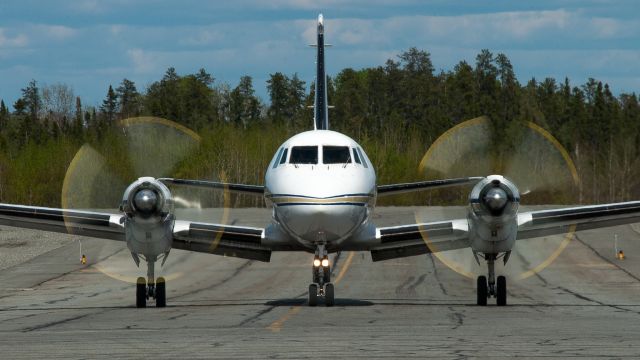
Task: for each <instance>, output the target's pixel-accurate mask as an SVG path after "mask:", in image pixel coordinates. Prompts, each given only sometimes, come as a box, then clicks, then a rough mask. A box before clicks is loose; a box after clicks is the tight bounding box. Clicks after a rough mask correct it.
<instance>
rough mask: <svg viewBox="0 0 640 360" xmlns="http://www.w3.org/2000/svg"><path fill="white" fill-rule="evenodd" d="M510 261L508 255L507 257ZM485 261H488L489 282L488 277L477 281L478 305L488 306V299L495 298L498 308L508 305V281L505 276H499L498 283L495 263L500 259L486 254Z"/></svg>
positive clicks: (482, 277)
mask: <svg viewBox="0 0 640 360" xmlns="http://www.w3.org/2000/svg"><path fill="white" fill-rule="evenodd" d="M505 256H506V257H505V263H506V259H508V255H505ZM484 259H485V260H486V261H487V267H488V268H489V271H488V274H487V275H488V278H489V279H488V280H487V277H485V276H483V275H481V276H478V279H477V290H476V291H477V295H478V301H477V303H478V305H481V306H485V305H487V298H489V297H495V298H496V304H497V305H498V306H505V305H507V279H506V278H505V277H504V276H498V279H497V282H496V272H495V262H496V260H497V259H498V256H497V254H484Z"/></svg>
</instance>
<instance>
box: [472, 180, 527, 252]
mask: <svg viewBox="0 0 640 360" xmlns="http://www.w3.org/2000/svg"><path fill="white" fill-rule="evenodd" d="M519 205H520V192H519V191H518V188H517V187H516V186H515V184H513V183H512V182H511V181H509V180H508V179H507V178H505V177H503V176H500V175H491V176H488V177H486V178H485V179H483V180H481V181H480V182H478V183H477V184H476V185H475V186H474V188H473V190H472V191H471V194H470V195H469V212H468V215H467V218H468V220H469V232H470V239H471V242H472V243H471V247H472V249H473V250H474V251H476V252H482V253H489V254H497V253H501V252H506V251H510V250H511V248H512V247H513V245H514V244H515V240H516V235H517V233H518V221H517V216H518V207H519Z"/></svg>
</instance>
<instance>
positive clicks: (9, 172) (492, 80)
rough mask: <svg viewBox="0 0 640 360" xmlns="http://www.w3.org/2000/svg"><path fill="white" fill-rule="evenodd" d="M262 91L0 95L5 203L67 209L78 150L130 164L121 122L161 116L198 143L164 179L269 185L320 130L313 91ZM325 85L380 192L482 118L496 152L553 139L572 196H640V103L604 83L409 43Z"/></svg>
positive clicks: (202, 76)
mask: <svg viewBox="0 0 640 360" xmlns="http://www.w3.org/2000/svg"><path fill="white" fill-rule="evenodd" d="M266 85H267V91H268V96H269V99H268V102H267V103H265V102H263V101H262V99H260V98H259V97H257V96H256V94H255V90H254V86H253V79H252V78H251V77H249V76H243V77H241V78H240V81H239V82H238V85H237V86H235V87H231V86H229V85H228V84H224V83H218V82H216V80H215V78H214V76H213V75H212V74H210V73H208V72H207V71H206V70H204V69H201V70H199V71H198V72H196V73H193V74H186V75H180V74H178V73H177V72H176V70H175V69H174V68H169V69H168V70H167V71H166V73H165V74H164V75H163V77H162V78H161V79H159V80H157V81H155V82H153V83H152V84H150V85H149V86H148V87H147V88H146V89H144V91H140V90H139V89H138V87H137V86H136V84H135V83H134V82H133V81H131V80H128V79H123V80H122V82H120V83H119V84H115V85H114V86H109V88H108V89H107V91H106V95H105V98H104V100H103V101H102V103H101V104H99V105H98V106H92V105H86V104H83V102H82V98H81V96H78V95H76V94H74V92H73V89H72V88H71V87H70V86H68V85H66V84H63V83H60V84H54V85H47V86H42V87H40V86H39V84H38V83H37V82H36V81H35V80H32V81H31V82H29V83H28V84H26V86H25V88H23V89H22V96H21V97H20V98H19V99H18V100H17V101H16V102H15V103H14V104H11V107H12V109H10V108H9V105H7V104H5V102H4V101H0V174H1V176H0V201H3V202H11V203H28V204H37V205H46V206H60V204H61V187H62V182H63V180H64V177H65V173H66V171H67V168H68V167H69V164H70V162H71V160H72V159H73V158H74V156H75V154H76V153H77V151H78V149H80V147H81V146H82V145H83V144H90V145H91V146H92V147H93V148H95V149H98V150H99V151H100V152H101V153H102V154H103V155H104V156H106V157H111V158H114V159H115V158H118V159H122V158H126V156H127V154H126V150H125V149H123V148H122V147H121V146H120V147H119V146H117V144H118V142H119V141H121V140H118V138H119V137H121V135H122V129H121V125H120V124H121V123H120V121H121V120H123V119H127V118H132V117H139V116H155V117H161V118H165V119H168V120H171V121H174V122H176V123H178V124H181V125H183V126H185V127H187V128H189V129H192V130H194V131H195V132H196V133H198V134H200V135H201V141H200V145H199V146H198V147H197V149H196V150H194V151H193V152H191V153H189V154H188V155H185V159H184V160H183V161H180V162H178V163H177V164H176V165H175V166H174V167H173V168H172V169H171V171H170V173H168V174H166V175H165V176H181V177H192V178H201V179H208V178H218V179H219V178H221V177H223V178H224V179H225V180H227V181H232V182H242V183H255V184H261V183H262V182H263V179H264V171H265V168H266V166H267V164H268V162H269V161H270V159H271V157H272V155H273V153H274V152H275V151H276V150H277V147H278V146H279V145H280V144H281V143H282V142H283V141H284V140H285V139H286V138H287V137H289V136H291V135H293V134H295V133H297V132H299V131H304V130H307V129H310V128H311V127H312V124H313V123H312V118H313V111H312V108H311V107H312V106H313V98H314V85H313V83H311V84H310V86H307V83H306V82H305V81H304V80H302V79H300V78H299V77H298V75H297V74H292V75H287V74H284V73H281V72H277V73H274V74H270V76H269V79H268V81H267V84H266ZM327 88H328V89H327V92H328V97H329V103H330V104H331V105H333V108H332V109H331V110H330V113H329V119H330V120H329V122H330V127H331V128H332V129H334V130H337V131H341V132H343V133H345V134H347V135H349V136H351V137H353V138H354V139H355V140H356V141H358V142H359V143H360V144H361V145H362V146H363V148H364V149H365V150H366V151H367V153H368V154H369V156H370V158H371V160H372V162H373V163H374V166H375V167H376V171H377V174H378V183H380V184H383V183H394V182H406V181H417V180H420V179H423V178H424V176H425V174H422V173H420V172H419V171H418V164H419V163H420V160H421V159H422V156H423V155H424V153H425V152H426V151H427V149H428V148H429V146H430V145H431V144H432V143H433V142H434V140H435V139H437V138H438V137H439V136H440V135H441V134H442V133H444V132H445V131H447V130H448V129H450V128H451V127H453V126H455V125H457V124H460V123H461V122H463V121H465V120H467V119H471V118H475V117H478V116H487V117H488V118H489V119H490V123H491V129H492V132H491V139H492V141H493V142H494V143H495V144H494V150H495V152H496V153H504V152H508V151H509V149H511V148H512V147H513V146H518V144H515V143H513V141H511V142H510V141H509V140H510V139H515V138H516V137H515V136H512V129H513V127H514V124H522V123H524V122H533V123H535V124H537V125H539V126H540V127H542V128H544V129H546V130H547V131H548V132H549V133H551V134H553V136H555V138H556V139H558V141H559V143H560V144H561V145H562V146H563V147H564V148H565V149H566V150H567V152H568V154H569V156H570V157H571V160H572V161H573V162H574V163H575V165H576V168H577V170H578V176H579V180H580V181H579V185H578V186H577V187H578V189H576V191H577V195H576V198H575V202H580V203H591V202H605V201H623V200H629V199H638V198H640V183H639V181H640V180H639V179H640V176H639V175H640V174H639V171H638V169H640V161H639V160H640V157H639V155H640V154H639V150H640V146H639V145H640V127H639V124H640V106H639V105H638V96H637V95H636V94H635V93H631V94H627V93H622V94H620V95H618V96H615V95H614V94H613V92H612V90H611V89H610V88H609V86H608V85H607V84H606V83H605V84H603V83H602V82H601V81H598V80H596V79H589V80H588V81H587V82H586V83H585V84H579V85H578V84H572V83H571V82H570V80H569V79H567V78H565V79H562V80H556V79H553V78H546V79H543V80H538V79H535V78H532V79H530V80H528V81H527V82H526V83H520V82H519V81H518V79H517V78H516V76H515V73H514V70H513V66H512V65H511V62H510V61H509V59H508V57H507V56H506V55H504V54H493V53H492V52H490V51H489V50H486V49H485V50H482V51H481V52H480V53H479V54H478V55H477V56H476V58H475V63H471V64H470V63H468V62H466V61H460V62H459V63H458V64H456V65H455V66H454V67H453V68H452V70H449V71H444V70H441V71H436V70H435V68H434V66H433V63H432V62H431V57H430V54H429V53H428V52H426V51H424V50H420V49H417V48H411V49H408V50H407V51H404V52H403V53H401V54H400V55H398V57H397V58H396V59H389V60H387V61H386V63H385V64H383V65H381V66H377V67H371V68H364V69H360V70H355V69H350V68H347V69H343V70H342V71H340V72H339V73H338V74H337V75H336V76H335V77H332V78H329V81H328V86H327ZM159 146H162V144H159ZM115 149H120V150H115ZM118 152H120V153H118ZM113 163H114V165H113V166H115V167H118V166H120V167H121V168H120V169H115V170H113V171H115V172H117V173H120V174H121V175H122V176H123V177H124V178H127V180H133V176H134V172H132V171H131V170H130V169H129V167H130V165H126V164H122V165H118V162H117V161H113ZM469 175H479V174H469ZM482 175H487V174H482ZM122 190H123V189H117V190H114V191H116V192H120V194H121V191H122ZM465 193H466V192H465ZM460 194H462V192H461V193H460ZM462 197H463V196H462V195H460V196H457V198H462ZM445 198H447V196H445V195H440V194H439V193H436V196H434V194H419V195H411V196H399V197H394V198H392V199H384V200H383V201H384V204H412V205H418V204H427V203H428V204H441V203H445V202H446V201H445ZM457 200H460V199H456V201H457ZM547 200H548V199H547ZM234 203H235V204H237V205H242V206H260V205H261V200H260V199H251V198H246V197H234ZM114 206H115V205H114Z"/></svg>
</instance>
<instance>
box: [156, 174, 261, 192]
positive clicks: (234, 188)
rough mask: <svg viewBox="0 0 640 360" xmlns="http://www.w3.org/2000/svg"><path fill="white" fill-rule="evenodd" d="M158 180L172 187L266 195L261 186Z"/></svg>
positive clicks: (202, 181) (206, 181) (169, 179)
mask: <svg viewBox="0 0 640 360" xmlns="http://www.w3.org/2000/svg"><path fill="white" fill-rule="evenodd" d="M158 180H159V181H162V182H163V183H165V184H171V185H182V186H194V187H201V188H210V189H219V190H225V191H230V192H233V193H242V194H251V195H264V186H261V185H245V184H232V183H224V182H217V181H208V180H188V179H173V178H162V179H158Z"/></svg>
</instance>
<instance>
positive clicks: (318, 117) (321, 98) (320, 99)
mask: <svg viewBox="0 0 640 360" xmlns="http://www.w3.org/2000/svg"><path fill="white" fill-rule="evenodd" d="M316 47H317V50H318V56H317V60H316V65H317V69H316V98H315V103H314V107H313V108H314V111H313V120H314V127H315V129H316V130H329V111H328V109H329V107H328V106H327V75H326V74H325V72H324V19H323V17H322V14H320V15H318V40H317V43H316Z"/></svg>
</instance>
